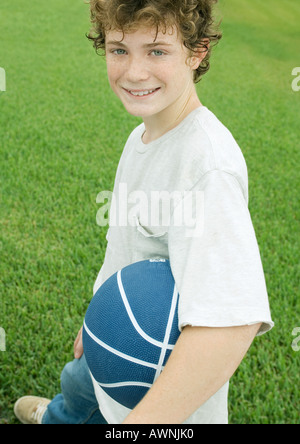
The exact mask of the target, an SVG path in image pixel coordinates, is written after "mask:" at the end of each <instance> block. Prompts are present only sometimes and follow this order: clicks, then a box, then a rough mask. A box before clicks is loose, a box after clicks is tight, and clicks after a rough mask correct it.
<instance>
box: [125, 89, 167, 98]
mask: <svg viewBox="0 0 300 444" xmlns="http://www.w3.org/2000/svg"><path fill="white" fill-rule="evenodd" d="M123 89H124V90H125V91H126V92H127V93H128V94H130V95H131V96H133V97H138V98H141V97H149V96H151V95H153V94H155V93H156V92H157V91H158V90H159V89H160V88H153V89H144V90H141V89H140V90H137V89H136V90H134V89H127V88H123Z"/></svg>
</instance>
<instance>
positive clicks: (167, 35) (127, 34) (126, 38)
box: [105, 26, 181, 46]
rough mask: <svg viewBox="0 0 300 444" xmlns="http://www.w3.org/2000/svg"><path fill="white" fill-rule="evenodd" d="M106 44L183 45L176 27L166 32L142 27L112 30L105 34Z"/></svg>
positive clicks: (170, 27)
mask: <svg viewBox="0 0 300 444" xmlns="http://www.w3.org/2000/svg"><path fill="white" fill-rule="evenodd" d="M105 40H106V44H109V43H115V42H123V43H125V44H126V43H127V44H135V45H140V46H143V45H147V44H151V43H156V42H162V43H165V44H169V45H176V44H178V43H181V42H180V41H179V39H178V32H177V29H176V27H174V26H169V27H168V28H167V29H166V30H163V31H162V30H157V28H156V27H140V28H138V29H135V30H131V31H124V32H123V31H118V30H110V31H107V32H106V34H105Z"/></svg>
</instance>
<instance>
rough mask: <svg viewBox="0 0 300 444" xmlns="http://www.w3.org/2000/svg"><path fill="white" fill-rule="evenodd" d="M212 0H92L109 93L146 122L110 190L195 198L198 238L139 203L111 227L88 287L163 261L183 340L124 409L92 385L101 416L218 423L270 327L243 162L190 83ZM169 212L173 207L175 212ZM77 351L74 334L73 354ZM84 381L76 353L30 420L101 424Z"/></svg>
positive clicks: (205, 42) (199, 67) (203, 50)
mask: <svg viewBox="0 0 300 444" xmlns="http://www.w3.org/2000/svg"><path fill="white" fill-rule="evenodd" d="M214 3H215V1H213V0H182V1H179V0H176V1H168V0H160V1H159V0H141V1H136V0H129V1H126V2H125V1H122V0H91V11H92V21H93V24H94V30H93V32H92V33H91V34H90V36H89V38H90V39H92V40H93V41H94V45H95V48H97V49H100V48H101V49H104V50H105V55H106V63H107V72H108V80H109V83H110V86H111V88H112V90H113V91H114V93H115V94H116V95H117V96H118V97H119V99H120V100H121V101H122V103H123V105H124V107H125V109H126V110H127V112H129V113H130V114H132V115H134V116H139V117H141V118H142V119H143V123H142V124H141V125H139V126H138V127H137V128H136V129H135V130H134V131H133V132H132V134H131V135H130V137H129V139H128V141H127V143H126V146H125V148H124V151H123V154H122V157H121V160H120V163H119V166H118V171H117V175H116V180H115V189H114V193H115V195H116V197H117V198H118V187H119V185H120V184H122V183H125V184H126V186H127V187H128V191H129V192H134V191H135V190H142V191H143V192H145V193H146V194H148V195H150V193H151V191H153V190H158V191H168V192H170V193H171V192H174V191H180V192H182V193H183V195H184V193H185V192H187V191H192V192H201V193H202V194H203V196H204V212H203V213H201V215H203V221H202V223H203V231H202V232H201V235H194V236H190V235H189V236H188V235H187V230H186V229H187V227H186V226H184V224H181V225H180V224H174V223H172V217H171V220H170V224H169V225H168V226H164V227H162V226H157V225H153V224H152V225H151V222H150V221H149V220H148V218H147V214H148V212H147V209H145V208H144V209H143V208H136V213H135V214H134V220H135V223H133V224H127V225H126V226H122V227H121V226H111V227H110V228H109V232H108V246H107V250H106V255H105V259H104V263H103V266H102V268H101V270H100V273H99V275H98V278H97V281H96V283H95V287H94V292H96V291H97V289H98V288H99V286H100V285H101V284H102V283H103V282H104V281H105V280H106V279H107V278H109V277H110V276H111V275H112V274H114V273H115V272H116V271H118V270H120V269H121V268H123V267H124V266H126V265H129V264H131V263H134V262H137V261H139V260H144V259H149V258H150V259H151V258H157V257H163V258H167V259H169V260H170V264H171V268H172V272H173V275H174V279H175V282H176V285H177V287H178V290H179V294H180V299H179V310H178V319H179V328H180V330H181V335H180V337H179V340H178V342H177V343H176V345H175V347H174V350H173V352H172V354H171V356H170V358H169V360H168V362H167V364H166V366H165V368H164V371H163V372H162V373H161V375H160V376H159V377H158V378H157V380H156V381H155V383H154V384H153V386H152V387H151V388H150V390H149V391H148V393H147V394H146V396H145V397H144V398H143V399H142V401H141V402H140V403H139V404H138V405H137V406H136V407H135V408H134V409H133V410H132V411H129V410H128V409H127V408H125V407H124V406H122V405H120V404H118V403H116V402H115V401H114V400H113V399H111V398H110V397H109V396H108V395H107V394H106V393H105V392H104V391H103V390H102V389H101V387H100V386H99V384H97V383H96V382H95V381H93V382H94V389H95V394H96V397H97V400H98V402H99V408H100V410H101V412H102V415H103V416H104V418H105V420H106V421H107V422H108V423H124V424H138V423H144V424H146V423H156V424H158V423H163V424H168V423H184V422H186V423H227V421H228V412H227V396H228V381H229V380H230V378H231V376H232V375H233V373H234V372H235V371H236V369H237V368H238V366H239V364H240V362H241V361H242V359H243V357H244V356H245V354H246V352H247V350H248V349H249V347H250V345H251V343H252V341H253V339H254V337H255V336H256V335H260V334H262V333H265V332H266V331H268V330H270V329H271V328H272V326H273V323H272V320H271V316H270V310H269V304H268V296H267V291H266V286H265V280H264V275H263V269H262V265H261V261H260V255H259V250H258V246H257V241H256V237H255V233H254V230H253V226H252V223H251V218H250V215H249V212H248V207H247V204H248V182H247V169H246V165H245V161H244V158H243V155H242V153H241V151H240V149H239V147H238V145H237V144H236V142H235V140H234V138H233V137H232V135H231V133H230V132H229V131H228V130H227V129H226V128H225V127H224V126H223V125H222V124H221V122H220V121H219V120H218V119H217V118H216V116H214V114H213V113H211V112H210V111H209V110H208V109H207V108H206V107H205V106H203V105H202V104H201V102H200V100H199V97H198V95H197V91H196V87H195V83H196V82H197V81H198V80H199V79H200V78H201V77H202V76H203V75H204V74H205V73H206V72H207V71H208V69H209V58H210V53H211V47H212V44H213V43H214V42H217V41H218V40H219V39H220V33H219V32H218V31H217V30H216V27H215V25H214V21H213V16H212V7H213V4H214ZM183 199H184V198H183ZM175 212H176V208H175V204H174V202H173V207H172V211H171V214H172V216H174V214H175ZM131 214H132V212H131ZM189 228H190V227H189ZM82 352H83V350H82V339H81V331H80V332H79V335H78V337H77V340H76V342H75V357H76V358H80V357H81V355H82ZM83 375H84V376H83ZM88 378H89V375H88V371H87V368H86V363H85V360H84V357H81V358H80V359H75V360H74V361H73V363H69V364H68V365H67V367H66V368H65V369H64V371H63V374H62V380H63V381H64V383H63V384H62V393H61V394H60V395H58V397H57V398H55V399H54V400H53V401H52V402H51V403H50V404H49V403H48V402H49V401H38V399H39V398H37V399H35V400H33V399H32V400H30V402H31V406H30V407H29V400H28V398H27V413H26V415H27V419H28V417H29V416H30V415H31V416H32V417H34V415H35V416H38V414H39V421H40V422H43V423H59V422H60V423H62V422H69V423H75V422H77V423H78V422H80V423H83V422H85V423H90V422H98V423H100V422H101V418H100V417H99V416H98V417H96V416H95V415H97V413H96V409H95V404H96V403H95V398H93V395H92V393H91V383H90V381H89V382H88V381H87V380H88ZM25 398H26V397H25ZM83 399H84V401H83ZM25 401H26V399H23V401H22V402H21V400H19V402H18V408H15V411H16V414H17V416H18V417H21V416H22V415H21V413H20V410H21V409H22V403H23V410H22V412H23V416H22V418H24V417H25V413H24V411H25V410H26V409H25V408H24V403H25ZM43 402H44V407H43ZM38 403H39V407H38ZM78 406H81V407H80V408H78ZM76 410H77V411H76ZM75 411H76V412H75ZM29 412H30V414H29ZM93 415H94V420H93V421H92V420H91V418H92V416H93ZM102 419H103V418H102Z"/></svg>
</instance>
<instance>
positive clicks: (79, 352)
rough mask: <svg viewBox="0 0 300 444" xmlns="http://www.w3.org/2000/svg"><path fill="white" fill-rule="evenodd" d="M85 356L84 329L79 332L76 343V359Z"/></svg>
mask: <svg viewBox="0 0 300 444" xmlns="http://www.w3.org/2000/svg"><path fill="white" fill-rule="evenodd" d="M82 355H83V344H82V327H81V329H80V330H79V332H78V335H77V338H76V339H75V342H74V357H75V359H79V358H81V356H82Z"/></svg>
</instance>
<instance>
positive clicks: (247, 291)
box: [168, 170, 274, 335]
mask: <svg viewBox="0 0 300 444" xmlns="http://www.w3.org/2000/svg"><path fill="white" fill-rule="evenodd" d="M168 242H169V244H168V248H169V257H170V263H171V268H172V272H173V275H174V279H175V282H176V284H177V288H178V291H179V295H180V297H179V308H178V322H179V329H180V330H181V329H182V328H183V327H184V326H186V325H192V326H203V327H204V326H206V327H230V326H241V325H251V324H256V323H260V322H261V323H262V326H261V328H260V331H259V332H258V335H260V334H263V333H265V332H267V331H268V330H270V329H271V328H272V327H273V325H274V324H273V322H272V319H271V314H270V308H269V301H268V294H267V289H266V283H265V278H264V272H263V267H262V263H261V258H260V253H259V248H258V244H257V240H256V236H255V232H254V228H253V224H252V221H251V217H250V214H249V210H248V206H247V202H246V199H245V196H244V194H243V190H242V187H241V185H240V183H239V181H238V180H237V179H236V177H235V176H233V175H232V174H230V173H227V172H224V171H219V170H213V171H210V172H208V173H206V174H205V175H204V176H203V178H202V179H201V180H200V181H199V182H198V183H197V185H196V186H195V187H194V188H193V189H192V190H191V191H190V192H189V193H186V194H185V196H184V198H183V200H182V201H181V202H180V204H178V205H177V206H176V208H175V210H174V213H173V220H172V223H171V225H170V229H169V241H168Z"/></svg>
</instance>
